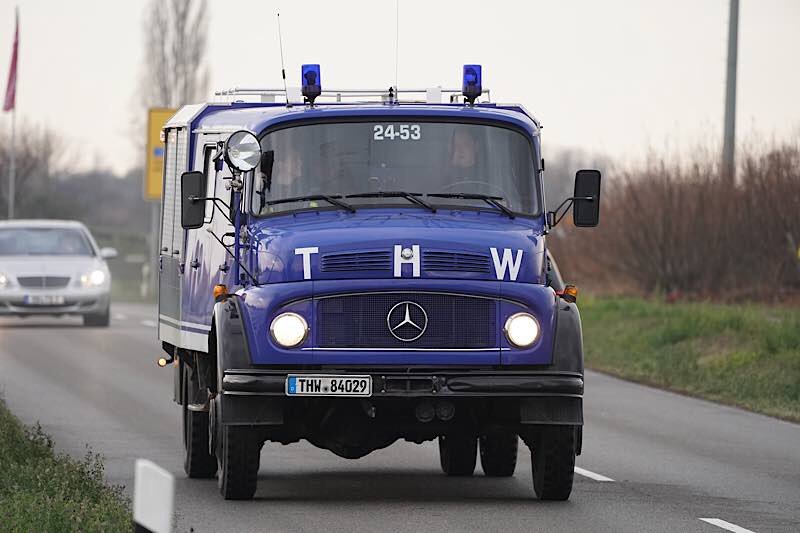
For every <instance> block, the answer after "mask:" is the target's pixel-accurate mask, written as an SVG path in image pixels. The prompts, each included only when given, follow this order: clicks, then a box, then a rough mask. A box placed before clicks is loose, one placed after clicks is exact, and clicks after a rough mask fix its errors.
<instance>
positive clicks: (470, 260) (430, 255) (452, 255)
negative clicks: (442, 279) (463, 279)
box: [422, 251, 492, 274]
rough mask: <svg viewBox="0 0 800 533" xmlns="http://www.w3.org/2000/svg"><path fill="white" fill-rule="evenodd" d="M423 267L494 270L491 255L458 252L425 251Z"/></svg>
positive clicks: (450, 270) (441, 269)
mask: <svg viewBox="0 0 800 533" xmlns="http://www.w3.org/2000/svg"><path fill="white" fill-rule="evenodd" d="M422 264H423V268H424V269H425V270H426V271H429V272H480V273H484V274H488V273H490V272H491V271H492V265H491V263H490V262H489V257H488V256H485V255H481V254H465V253H457V252H428V251H426V252H424V253H423V255H422Z"/></svg>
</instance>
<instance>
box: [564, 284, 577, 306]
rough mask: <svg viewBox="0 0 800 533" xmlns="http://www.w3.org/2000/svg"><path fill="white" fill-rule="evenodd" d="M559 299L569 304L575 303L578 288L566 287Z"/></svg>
mask: <svg viewBox="0 0 800 533" xmlns="http://www.w3.org/2000/svg"><path fill="white" fill-rule="evenodd" d="M561 297H562V298H564V299H565V300H566V301H568V302H569V303H575V302H576V301H577V300H578V287H576V286H575V285H567V286H566V287H564V290H563V291H562V292H561Z"/></svg>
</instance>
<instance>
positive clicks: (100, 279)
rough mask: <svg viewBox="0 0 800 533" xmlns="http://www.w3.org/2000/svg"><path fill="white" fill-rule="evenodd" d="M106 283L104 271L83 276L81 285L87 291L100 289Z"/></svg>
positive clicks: (95, 271)
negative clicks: (93, 288) (94, 288)
mask: <svg viewBox="0 0 800 533" xmlns="http://www.w3.org/2000/svg"><path fill="white" fill-rule="evenodd" d="M105 282H106V273H105V272H103V271H102V270H93V271H91V272H89V273H88V274H84V275H83V276H81V285H82V286H83V287H84V288H85V289H89V288H92V287H99V286H101V285H102V284H103V283H105Z"/></svg>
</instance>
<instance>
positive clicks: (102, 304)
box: [0, 287, 110, 316]
mask: <svg viewBox="0 0 800 533" xmlns="http://www.w3.org/2000/svg"><path fill="white" fill-rule="evenodd" d="M36 295H47V296H58V297H61V298H63V299H64V300H63V301H64V303H63V304H61V305H39V304H30V303H27V302H26V296H36ZM109 301H110V289H109V288H101V289H77V288H64V289H25V288H21V287H17V288H13V289H4V290H0V316H4V315H5V316H9V315H11V316H22V315H25V316H28V315H89V314H97V313H103V312H105V311H106V309H108V305H109Z"/></svg>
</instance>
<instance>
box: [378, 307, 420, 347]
mask: <svg viewBox="0 0 800 533" xmlns="http://www.w3.org/2000/svg"><path fill="white" fill-rule="evenodd" d="M386 325H387V326H388V327H389V333H391V334H392V335H393V336H394V338H396V339H397V340H400V341H403V342H411V341H415V340H417V339H419V338H420V337H422V334H423V333H425V330H426V329H427V328H428V314H427V313H426V312H425V309H423V308H422V306H421V305H419V304H418V303H414V302H400V303H397V304H395V305H394V306H393V307H392V308H391V309H389V314H388V315H386Z"/></svg>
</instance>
